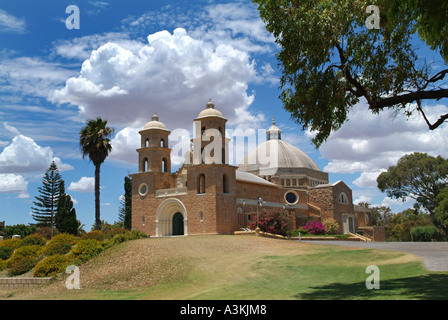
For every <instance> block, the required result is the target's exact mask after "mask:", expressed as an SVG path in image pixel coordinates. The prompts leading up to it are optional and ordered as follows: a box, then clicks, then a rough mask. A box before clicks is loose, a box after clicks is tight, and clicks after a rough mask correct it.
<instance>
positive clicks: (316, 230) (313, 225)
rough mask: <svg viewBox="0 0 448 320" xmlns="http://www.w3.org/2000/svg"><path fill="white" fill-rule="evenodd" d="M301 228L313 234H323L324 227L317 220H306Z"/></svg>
mask: <svg viewBox="0 0 448 320" xmlns="http://www.w3.org/2000/svg"><path fill="white" fill-rule="evenodd" d="M303 229H304V230H308V231H309V232H310V233H311V234H313V235H319V234H325V227H324V225H323V224H322V222H320V221H319V220H311V221H308V222H307V224H306V225H305V226H304V227H303Z"/></svg>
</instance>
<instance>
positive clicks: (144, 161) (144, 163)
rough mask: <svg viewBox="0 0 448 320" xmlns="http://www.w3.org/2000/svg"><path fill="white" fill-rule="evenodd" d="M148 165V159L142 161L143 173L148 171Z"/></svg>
mask: <svg viewBox="0 0 448 320" xmlns="http://www.w3.org/2000/svg"><path fill="white" fill-rule="evenodd" d="M148 168H149V165H148V158H144V159H143V172H146V171H148Z"/></svg>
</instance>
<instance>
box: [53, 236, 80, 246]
mask: <svg viewBox="0 0 448 320" xmlns="http://www.w3.org/2000/svg"><path fill="white" fill-rule="evenodd" d="M78 240H79V239H78V238H77V237H75V236H74V235H72V234H69V233H60V234H58V235H57V236H54V237H53V238H52V239H51V240H50V242H49V244H50V243H57V242H58V243H59V242H63V243H69V244H71V245H75V244H76V243H77V242H78Z"/></svg>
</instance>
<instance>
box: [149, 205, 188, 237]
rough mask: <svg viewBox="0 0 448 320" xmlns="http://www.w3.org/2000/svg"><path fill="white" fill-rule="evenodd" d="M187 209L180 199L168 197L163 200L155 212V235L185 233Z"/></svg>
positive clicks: (186, 230) (186, 231)
mask: <svg viewBox="0 0 448 320" xmlns="http://www.w3.org/2000/svg"><path fill="white" fill-rule="evenodd" d="M187 234H188V219H187V210H186V209H185V206H184V204H183V203H182V201H180V200H178V199H175V198H170V199H166V200H165V201H163V202H162V203H161V204H160V205H159V207H158V208H157V212H156V236H158V237H163V236H172V235H187Z"/></svg>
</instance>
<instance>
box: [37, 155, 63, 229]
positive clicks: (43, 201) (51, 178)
mask: <svg viewBox="0 0 448 320" xmlns="http://www.w3.org/2000/svg"><path fill="white" fill-rule="evenodd" d="M62 181H63V180H62V177H61V175H60V173H59V170H58V168H57V166H56V163H55V162H54V161H53V162H52V163H51V164H50V167H49V168H48V169H47V171H46V172H45V175H44V179H43V181H42V187H39V188H38V190H39V194H40V195H38V196H36V201H33V204H34V207H32V208H31V210H32V216H33V219H34V220H36V222H37V223H38V225H40V226H46V227H52V228H53V227H54V214H55V212H56V208H57V201H58V198H59V195H60V194H61V182H62Z"/></svg>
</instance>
